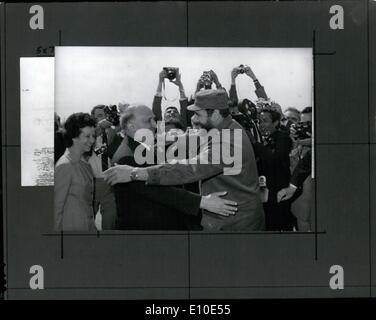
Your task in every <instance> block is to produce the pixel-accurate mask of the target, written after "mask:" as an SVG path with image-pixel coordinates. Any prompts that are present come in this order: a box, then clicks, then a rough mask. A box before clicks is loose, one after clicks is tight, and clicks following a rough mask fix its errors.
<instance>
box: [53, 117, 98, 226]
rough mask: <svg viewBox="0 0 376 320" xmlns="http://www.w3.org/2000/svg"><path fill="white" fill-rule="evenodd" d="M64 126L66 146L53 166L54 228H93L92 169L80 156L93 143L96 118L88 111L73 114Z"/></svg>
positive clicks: (87, 150) (88, 150) (88, 149)
mask: <svg viewBox="0 0 376 320" xmlns="http://www.w3.org/2000/svg"><path fill="white" fill-rule="evenodd" d="M64 128H65V133H64V141H65V144H66V147H67V149H66V151H65V153H64V155H63V156H61V158H60V159H59V160H58V162H57V163H56V166H55V201H54V209H55V212H54V220H55V221H54V224H55V230H57V231H61V230H64V231H91V230H96V228H95V223H94V214H93V191H94V184H93V172H92V169H91V166H90V165H89V164H88V163H87V161H86V160H85V159H84V158H83V155H84V153H87V152H90V150H91V148H92V146H93V144H94V142H95V120H94V119H93V118H92V117H91V116H90V115H89V114H88V113H74V114H72V115H70V116H69V118H68V119H67V121H66V122H65V124H64Z"/></svg>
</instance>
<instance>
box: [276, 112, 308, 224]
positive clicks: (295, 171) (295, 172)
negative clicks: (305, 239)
mask: <svg viewBox="0 0 376 320" xmlns="http://www.w3.org/2000/svg"><path fill="white" fill-rule="evenodd" d="M290 132H291V137H292V139H294V144H295V146H296V147H295V149H294V150H293V151H292V152H291V155H290V159H292V161H294V162H295V165H293V166H292V168H291V171H292V177H291V180H290V184H289V186H288V187H286V188H283V189H281V190H280V191H279V192H278V202H283V201H286V200H289V201H290V202H291V203H292V204H291V212H292V213H293V215H294V216H295V217H296V218H297V226H298V230H299V231H310V230H312V227H313V226H312V219H311V210H312V209H311V202H312V199H314V197H313V191H314V188H313V179H312V177H311V173H312V162H311V159H312V107H306V108H304V109H303V110H302V112H301V119H300V122H299V123H298V124H297V125H293V126H291V128H290Z"/></svg>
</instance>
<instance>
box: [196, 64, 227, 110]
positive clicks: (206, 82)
mask: <svg viewBox="0 0 376 320" xmlns="http://www.w3.org/2000/svg"><path fill="white" fill-rule="evenodd" d="M213 83H214V84H215V86H216V88H217V89H222V84H221V83H220V82H219V80H218V76H217V74H216V73H215V72H214V71H213V70H209V71H203V73H202V75H201V76H200V78H199V79H198V81H197V85H196V91H195V94H196V93H197V92H199V91H200V90H209V89H212V87H213ZM192 104H193V103H192Z"/></svg>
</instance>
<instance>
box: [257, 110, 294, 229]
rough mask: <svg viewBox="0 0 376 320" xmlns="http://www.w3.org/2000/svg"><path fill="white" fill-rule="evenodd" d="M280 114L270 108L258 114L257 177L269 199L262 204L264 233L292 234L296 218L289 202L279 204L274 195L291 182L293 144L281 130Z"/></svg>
mask: <svg viewBox="0 0 376 320" xmlns="http://www.w3.org/2000/svg"><path fill="white" fill-rule="evenodd" d="M280 119H281V114H280V113H279V111H278V110H277V109H274V108H272V107H269V108H264V109H263V110H262V111H261V113H260V130H261V133H262V135H263V142H262V143H255V152H256V153H257V154H258V156H259V163H258V170H259V175H260V176H264V177H265V178H266V188H267V189H268V197H267V199H266V202H264V211H265V222H266V230H268V231H291V230H293V227H294V225H295V218H294V216H293V215H292V214H291V212H290V203H289V202H278V201H277V200H278V199H277V193H278V191H279V190H281V189H282V188H285V187H287V186H288V185H289V183H290V158H289V154H290V151H291V146H292V142H291V139H290V137H289V134H288V133H287V132H285V131H283V130H281V129H280Z"/></svg>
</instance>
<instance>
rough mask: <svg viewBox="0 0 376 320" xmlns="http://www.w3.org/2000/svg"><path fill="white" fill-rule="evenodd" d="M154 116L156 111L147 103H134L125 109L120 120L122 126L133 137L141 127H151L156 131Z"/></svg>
mask: <svg viewBox="0 0 376 320" xmlns="http://www.w3.org/2000/svg"><path fill="white" fill-rule="evenodd" d="M154 117H155V116H154V113H153V112H152V111H151V109H150V108H149V107H147V106H146V105H143V104H139V105H133V106H130V107H128V108H127V109H126V110H125V111H124V113H123V115H122V117H121V120H120V124H121V128H122V129H123V131H124V132H125V134H126V135H128V136H130V137H132V138H133V137H134V135H135V133H136V131H137V130H139V129H149V130H151V131H153V133H154V132H155V130H156V127H157V126H156V123H155V120H154Z"/></svg>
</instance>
